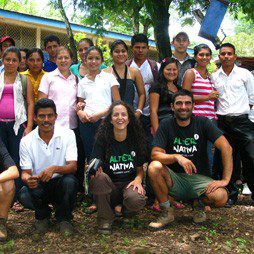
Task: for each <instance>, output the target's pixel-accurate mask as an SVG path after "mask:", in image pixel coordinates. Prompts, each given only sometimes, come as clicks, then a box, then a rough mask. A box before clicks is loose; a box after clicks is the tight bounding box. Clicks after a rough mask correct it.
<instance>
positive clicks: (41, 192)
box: [20, 99, 78, 234]
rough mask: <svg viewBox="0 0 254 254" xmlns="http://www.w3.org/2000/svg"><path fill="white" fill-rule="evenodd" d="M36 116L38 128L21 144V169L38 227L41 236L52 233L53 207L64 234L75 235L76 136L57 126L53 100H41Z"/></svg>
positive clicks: (36, 108)
mask: <svg viewBox="0 0 254 254" xmlns="http://www.w3.org/2000/svg"><path fill="white" fill-rule="evenodd" d="M34 114H35V116H34V119H35V121H36V122H37V124H38V127H37V128H36V129H35V130H33V131H32V132H30V133H29V135H27V136H25V137H24V138H23V139H22V140H21V143H20V166H21V168H22V180H23V181H24V182H25V184H26V185H27V186H28V193H29V194H30V197H31V200H32V204H33V207H34V210H35V219H36V222H35V227H36V229H37V231H38V232H39V233H45V232H46V231H47V230H48V227H49V218H50V215H51V208H50V207H49V203H52V204H53V206H54V207H55V209H56V210H55V217H56V219H57V222H58V223H59V228H60V232H61V233H63V234H72V233H73V226H72V225H71V223H70V221H71V219H72V210H73V207H74V204H75V200H76V195H77V188H78V182H77V180H76V178H75V177H74V175H73V173H75V171H76V169H77V147H76V140H75V135H74V132H73V131H72V130H69V129H65V128H62V127H60V126H57V125H55V121H56V118H57V113H56V106H55V103H54V102H53V101H52V100H50V99H41V100H39V101H38V102H37V103H36V104H35V109H34Z"/></svg>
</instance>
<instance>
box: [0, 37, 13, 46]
mask: <svg viewBox="0 0 254 254" xmlns="http://www.w3.org/2000/svg"><path fill="white" fill-rule="evenodd" d="M7 40H9V41H11V42H12V43H13V44H14V46H15V40H14V39H13V38H12V37H11V36H4V37H2V38H1V41H0V43H3V42H5V41H7Z"/></svg>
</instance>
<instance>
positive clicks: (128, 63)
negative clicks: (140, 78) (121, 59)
mask: <svg viewBox="0 0 254 254" xmlns="http://www.w3.org/2000/svg"><path fill="white" fill-rule="evenodd" d="M132 61H133V59H130V60H127V61H126V62H125V63H126V65H127V66H129V67H130V66H131V63H132Z"/></svg>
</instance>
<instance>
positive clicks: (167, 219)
mask: <svg viewBox="0 0 254 254" xmlns="http://www.w3.org/2000/svg"><path fill="white" fill-rule="evenodd" d="M174 219H175V216H174V208H172V207H167V208H161V215H160V216H159V218H158V220H157V221H154V222H151V223H150V224H149V225H148V227H149V229H151V230H161V229H163V228H165V227H166V226H167V225H169V224H170V223H171V222H173V221H174Z"/></svg>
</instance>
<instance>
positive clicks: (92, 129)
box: [79, 120, 101, 161]
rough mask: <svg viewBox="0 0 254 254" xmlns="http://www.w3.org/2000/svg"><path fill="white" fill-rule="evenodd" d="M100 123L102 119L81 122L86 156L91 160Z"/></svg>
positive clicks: (80, 126) (81, 134)
mask: <svg viewBox="0 0 254 254" xmlns="http://www.w3.org/2000/svg"><path fill="white" fill-rule="evenodd" d="M100 123H101V120H99V121H97V122H95V123H89V122H88V123H80V124H79V131H80V136H81V139H82V141H83V146H84V150H85V156H86V159H87V160H88V161H89V160H90V156H91V153H92V150H93V144H94V137H95V134H96V132H97V129H98V127H99V125H100Z"/></svg>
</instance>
